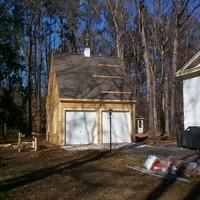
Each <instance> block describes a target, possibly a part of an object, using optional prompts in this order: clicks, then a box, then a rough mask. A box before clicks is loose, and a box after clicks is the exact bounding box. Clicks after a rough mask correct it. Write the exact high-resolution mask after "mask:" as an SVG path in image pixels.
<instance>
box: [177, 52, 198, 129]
mask: <svg viewBox="0 0 200 200" xmlns="http://www.w3.org/2000/svg"><path fill="white" fill-rule="evenodd" d="M176 76H177V77H182V79H183V110H184V129H186V128H187V127H188V126H200V50H199V51H198V52H197V53H196V54H195V55H194V56H193V57H192V58H191V59H190V60H189V61H188V62H187V63H186V64H185V65H184V66H183V67H182V68H181V69H180V70H178V71H177V72H176Z"/></svg>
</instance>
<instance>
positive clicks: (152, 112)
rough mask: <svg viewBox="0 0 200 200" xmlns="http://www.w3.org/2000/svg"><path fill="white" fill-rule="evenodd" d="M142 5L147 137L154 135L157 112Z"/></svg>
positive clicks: (141, 23)
mask: <svg viewBox="0 0 200 200" xmlns="http://www.w3.org/2000/svg"><path fill="white" fill-rule="evenodd" d="M141 3H142V2H141ZM143 9H144V5H142V6H141V7H140V8H139V9H138V14H139V20H140V23H139V24H140V27H141V29H140V35H141V38H142V46H143V57H144V61H145V65H146V79H147V102H148V107H149V136H155V135H156V132H157V130H156V126H157V111H156V91H155V78H154V72H153V69H152V66H151V62H150V59H149V50H148V46H147V39H146V34H145V27H144V13H143V12H144V10H143Z"/></svg>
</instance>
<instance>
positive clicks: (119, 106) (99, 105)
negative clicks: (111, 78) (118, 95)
mask: <svg viewBox="0 0 200 200" xmlns="http://www.w3.org/2000/svg"><path fill="white" fill-rule="evenodd" d="M61 102H62V103H61V104H60V107H61V108H60V110H61V113H62V114H61V115H60V117H61V118H60V120H59V121H60V123H59V124H58V126H59V127H58V129H59V130H60V132H59V134H60V139H59V141H58V142H59V143H57V144H59V145H64V143H65V112H66V111H67V110H70V111H71V110H74V111H76V110H81V111H84V110H95V111H96V112H97V142H98V144H100V143H102V140H101V112H102V111H105V110H108V109H109V108H112V109H113V110H116V111H123V110H124V111H130V114H131V142H134V141H135V101H129V102H127V101H125V102H123V101H110V103H108V102H98V101H87V102H84V101H82V100H79V102H77V100H74V101H73V100H70V101H69V100H66V101H64V100H62V101H61Z"/></svg>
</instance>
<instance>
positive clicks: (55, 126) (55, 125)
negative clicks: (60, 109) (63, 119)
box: [54, 112, 57, 134]
mask: <svg viewBox="0 0 200 200" xmlns="http://www.w3.org/2000/svg"><path fill="white" fill-rule="evenodd" d="M56 128H57V123H56V112H54V134H56Z"/></svg>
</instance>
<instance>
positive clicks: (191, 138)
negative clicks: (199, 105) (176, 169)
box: [182, 126, 200, 149]
mask: <svg viewBox="0 0 200 200" xmlns="http://www.w3.org/2000/svg"><path fill="white" fill-rule="evenodd" d="M182 146H183V147H186V148H192V149H200V127H199V126H189V127H188V128H187V129H186V130H185V131H183V135H182Z"/></svg>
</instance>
